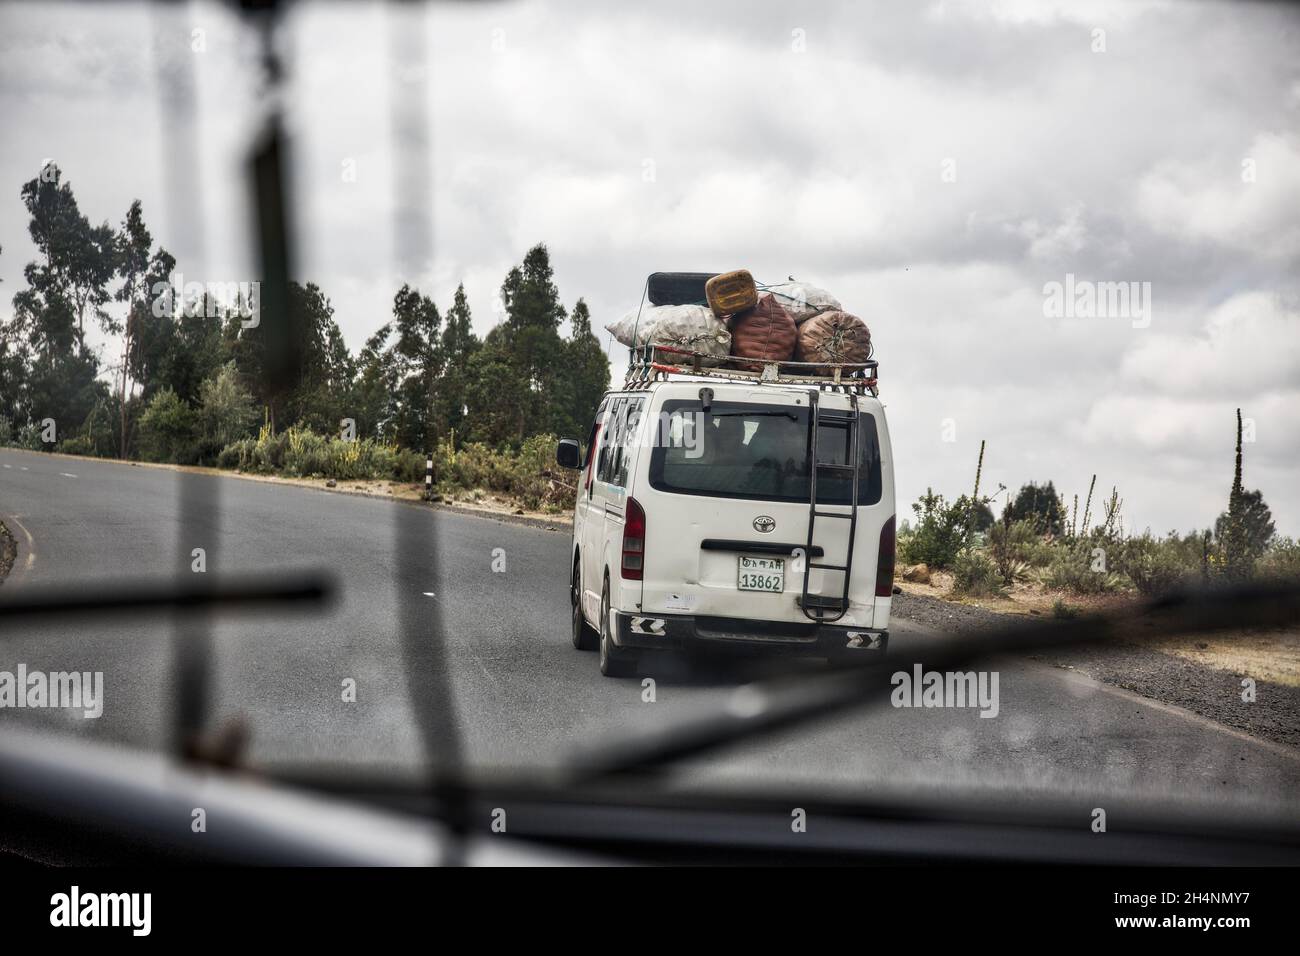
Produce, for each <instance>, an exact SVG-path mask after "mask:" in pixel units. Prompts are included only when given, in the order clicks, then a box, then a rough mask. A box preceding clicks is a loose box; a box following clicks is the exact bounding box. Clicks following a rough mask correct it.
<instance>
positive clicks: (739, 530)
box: [556, 363, 895, 676]
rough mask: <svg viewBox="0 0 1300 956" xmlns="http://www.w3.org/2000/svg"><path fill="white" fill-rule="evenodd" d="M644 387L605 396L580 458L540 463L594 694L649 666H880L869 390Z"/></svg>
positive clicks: (874, 441) (885, 469) (567, 444)
mask: <svg viewBox="0 0 1300 956" xmlns="http://www.w3.org/2000/svg"><path fill="white" fill-rule="evenodd" d="M873 364H874V363H873ZM653 369H655V370H657V371H654V372H653V373H652V374H650V375H641V376H638V375H637V374H636V373H635V371H634V373H633V374H630V375H629V380H628V383H627V384H626V385H625V387H624V389H623V390H620V391H612V392H608V393H607V394H606V395H605V397H604V398H603V399H602V401H601V403H600V407H599V409H598V410H597V412H596V417H595V421H594V422H593V423H592V426H591V434H590V436H589V438H588V441H587V444H586V448H585V450H584V449H583V448H582V447H581V446H580V444H579V443H578V442H577V441H576V440H573V439H566V440H564V441H561V442H560V445H559V447H558V449H557V451H556V459H557V461H558V462H559V464H561V465H563V466H565V467H568V468H573V469H576V470H578V472H579V479H578V492H577V505H576V508H575V510H574V521H573V542H572V551H571V564H570V568H571V570H570V600H571V604H572V612H573V623H572V626H573V644H574V646H575V647H578V648H580V649H584V650H591V649H599V651H600V670H601V673H602V674H605V675H609V676H628V675H631V674H634V673H635V672H636V670H637V665H638V661H639V660H640V659H641V658H642V657H643V656H644V655H645V654H647V653H652V652H655V651H660V650H678V651H683V650H692V649H705V648H708V649H740V648H744V649H749V650H753V649H761V650H764V651H786V652H789V651H794V652H802V653H806V654H809V655H813V656H820V657H827V658H839V657H841V656H850V655H853V656H856V655H862V654H872V653H880V652H883V651H884V649H885V645H886V642H887V641H888V631H889V605H890V598H891V595H892V593H893V574H894V533H895V528H894V515H895V512H894V476H893V462H892V455H891V453H890V444H889V429H888V427H887V425H886V423H885V414H884V407H883V406H882V405H881V403H880V401H879V400H878V398H877V397H876V395H875V389H874V381H875V380H874V379H871V386H870V387H863V386H862V385H861V384H858V385H845V384H843V383H842V382H838V381H832V380H830V379H827V380H824V381H821V380H818V379H815V378H811V377H803V378H802V379H801V380H800V381H799V382H797V383H792V382H790V381H788V380H784V381H783V380H781V379H780V378H779V377H778V376H768V375H764V376H759V375H754V374H750V375H749V376H748V377H742V376H741V375H735V376H729V375H728V374H727V373H726V372H723V371H721V370H718V369H709V370H707V373H706V374H698V373H699V372H700V369H699V365H698V363H697V365H696V366H695V372H696V373H697V374H692V373H691V371H690V370H689V369H680V368H672V369H671V372H673V373H681V374H668V373H667V372H665V371H663V370H664V369H665V366H663V365H661V364H655V365H653ZM768 370H769V371H771V370H772V367H771V366H769V367H768ZM763 378H772V379H776V380H770V381H764V380H762V379H763ZM855 448H856V449H857V454H856V456H855V455H854V449H855ZM855 459H856V461H855ZM855 492H856V494H855Z"/></svg>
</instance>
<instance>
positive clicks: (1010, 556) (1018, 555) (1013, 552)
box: [987, 512, 1050, 585]
mask: <svg viewBox="0 0 1300 956" xmlns="http://www.w3.org/2000/svg"><path fill="white" fill-rule="evenodd" d="M1010 517H1011V516H1010V513H1009V512H1008V513H1006V514H1005V515H1004V520H1002V521H998V522H996V523H995V524H994V525H993V527H991V528H989V530H988V535H987V542H988V545H987V549H988V555H989V557H990V558H991V559H992V560H993V563H994V564H995V565H997V569H998V573H999V574H1000V575H1002V581H1003V583H1004V584H1008V585H1010V584H1013V583H1014V582H1016V581H1018V580H1021V579H1023V578H1025V577H1026V576H1027V575H1028V571H1029V567H1030V566H1031V565H1032V563H1033V562H1032V560H1031V559H1032V558H1033V557H1034V556H1035V553H1036V551H1037V550H1038V549H1039V547H1040V545H1041V543H1042V535H1040V534H1039V533H1038V528H1037V525H1036V523H1035V521H1034V520H1033V519H1031V518H1021V519H1020V520H1019V521H1012V520H1010ZM1048 560H1050V556H1049V558H1048ZM1043 563H1044V564H1046V563H1047V561H1046V560H1045V561H1044V562H1043Z"/></svg>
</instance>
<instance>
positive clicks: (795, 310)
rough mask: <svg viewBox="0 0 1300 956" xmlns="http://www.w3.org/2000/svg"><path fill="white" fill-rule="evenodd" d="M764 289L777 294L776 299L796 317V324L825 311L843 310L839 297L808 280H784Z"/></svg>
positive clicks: (792, 316)
mask: <svg viewBox="0 0 1300 956" xmlns="http://www.w3.org/2000/svg"><path fill="white" fill-rule="evenodd" d="M763 291H765V292H770V293H772V295H774V296H776V300H777V301H778V302H780V303H781V304H782V305H783V306H785V310H786V311H787V312H789V313H790V317H791V318H792V319H794V322H795V325H800V324H802V323H804V322H806V321H808V320H809V319H811V318H812V317H813V316H814V315H820V314H821V313H823V312H839V311H841V310H842V306H841V305H840V300H839V299H837V298H835V296H833V295H831V294H830V293H829V292H827V291H826V290H825V289H819V288H818V287H817V286H815V285H810V284H808V283H807V282H793V281H792V282H782V283H780V284H779V285H770V286H766V287H765V288H764V290H763Z"/></svg>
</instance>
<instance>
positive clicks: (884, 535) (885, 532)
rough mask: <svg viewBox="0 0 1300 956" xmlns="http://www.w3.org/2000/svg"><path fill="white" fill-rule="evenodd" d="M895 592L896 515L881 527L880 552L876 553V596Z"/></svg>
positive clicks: (890, 517)
mask: <svg viewBox="0 0 1300 956" xmlns="http://www.w3.org/2000/svg"><path fill="white" fill-rule="evenodd" d="M893 593H894V516H893V515H890V516H889V520H888V521H886V522H885V526H884V527H883V528H881V529H880V553H879V554H877V555H876V597H889V596H890V595H891V594H893Z"/></svg>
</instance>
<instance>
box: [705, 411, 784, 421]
mask: <svg viewBox="0 0 1300 956" xmlns="http://www.w3.org/2000/svg"><path fill="white" fill-rule="evenodd" d="M706 414H707V415H708V416H709V417H710V418H757V417H758V416H760V415H767V416H771V417H780V418H788V419H790V421H792V422H797V421H798V420H799V416H798V415H796V414H795V413H794V412H769V411H762V412H707V413H706Z"/></svg>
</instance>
